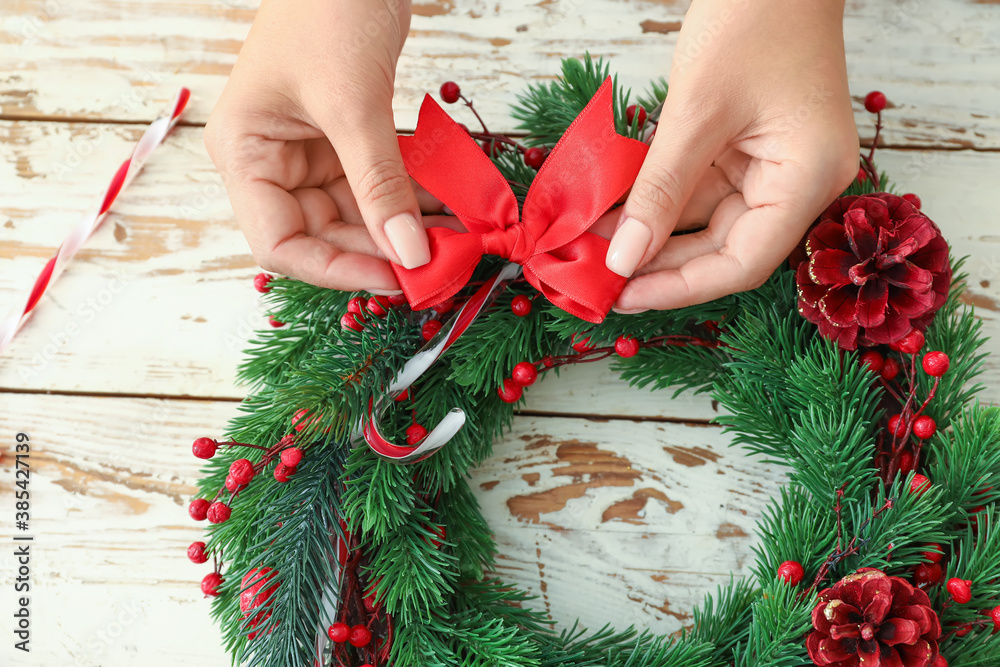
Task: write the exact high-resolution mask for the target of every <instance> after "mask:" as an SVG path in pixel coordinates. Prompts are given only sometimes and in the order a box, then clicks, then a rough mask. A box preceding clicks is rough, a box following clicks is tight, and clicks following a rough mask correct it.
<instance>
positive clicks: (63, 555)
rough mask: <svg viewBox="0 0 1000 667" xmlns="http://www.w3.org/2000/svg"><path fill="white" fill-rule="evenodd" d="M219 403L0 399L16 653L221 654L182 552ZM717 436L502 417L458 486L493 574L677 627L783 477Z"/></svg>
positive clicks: (83, 657) (149, 659)
mask: <svg viewBox="0 0 1000 667" xmlns="http://www.w3.org/2000/svg"><path fill="white" fill-rule="evenodd" d="M235 414H236V406H235V405H234V404H232V403H224V402H216V401H187V400H153V399H124V398H88V397H65V396H39V395H23V394H9V393H0V433H3V434H5V435H4V438H5V440H4V444H3V445H0V448H2V450H3V460H2V462H0V468H2V470H3V473H4V474H5V475H11V474H12V473H11V467H12V463H11V461H12V459H11V456H10V454H11V448H12V444H11V443H12V440H13V436H14V434H16V433H18V432H26V433H28V435H29V436H30V438H31V445H32V450H31V463H32V477H31V486H30V489H31V494H32V518H31V532H32V534H33V535H35V542H34V543H33V549H34V552H33V554H34V556H35V559H34V560H33V575H32V576H33V580H34V584H35V587H34V589H33V597H32V613H33V614H34V626H33V628H34V633H35V634H34V638H35V643H34V644H33V646H34V648H35V653H34V654H33V656H32V658H33V659H36V660H38V662H37V663H32V664H57V659H58V664H62V662H64V661H65V659H66V657H67V656H70V657H71V658H72V662H73V664H77V665H81V666H88V665H98V664H104V665H111V664H132V662H133V661H134V659H135V656H136V655H137V654H138V655H141V656H142V658H143V664H146V665H174V664H179V663H183V664H222V663H223V658H222V651H221V648H220V646H219V642H218V635H217V630H216V628H215V627H214V626H213V625H212V624H211V621H210V620H209V616H208V610H209V605H208V603H207V602H206V601H204V600H203V599H202V596H201V593H200V591H199V590H198V581H199V580H200V578H201V576H203V575H204V574H205V573H207V572H208V571H209V569H208V566H207V565H204V566H195V565H192V564H191V563H190V562H188V561H187V559H186V558H185V555H184V551H185V548H186V546H187V545H188V544H189V543H190V542H192V541H194V540H196V539H199V537H200V535H201V532H200V526H198V525H197V524H195V523H194V522H192V521H191V520H190V519H188V517H187V514H186V511H185V503H186V500H187V498H188V497H189V496H190V494H191V493H192V492H193V491H194V489H195V486H194V485H195V480H196V476H197V469H198V467H199V466H198V464H199V461H198V460H197V459H195V458H194V457H193V456H191V455H190V449H189V443H190V441H191V440H192V439H193V438H195V437H197V436H200V435H203V434H206V433H217V432H218V431H219V430H220V429H221V428H222V426H223V425H224V424H225V421H226V420H227V419H229V418H230V417H232V416H233V415H235ZM727 444H728V438H726V437H724V436H723V435H722V434H721V430H720V429H718V428H715V427H693V426H682V425H676V424H649V423H645V424H642V423H632V422H623V421H603V422H602V421H587V420H581V419H561V418H539V417H520V418H517V419H516V420H515V424H514V429H513V431H512V432H511V433H510V434H509V436H508V437H507V438H505V439H504V440H503V441H502V442H499V443H497V446H496V451H495V454H494V456H493V458H491V459H490V460H489V461H487V462H486V464H485V465H484V466H483V467H482V468H481V469H479V470H477V471H475V472H474V473H473V475H472V480H471V483H472V485H473V488H474V489H475V490H476V493H477V496H478V497H479V500H480V503H481V504H482V506H483V508H484V511H485V513H486V516H487V518H488V520H489V522H490V524H491V526H493V528H494V529H495V531H496V535H497V539H498V542H499V544H500V549H501V551H502V554H503V556H502V558H501V560H500V566H499V568H498V572H499V574H500V575H501V576H503V577H504V578H506V579H507V580H509V581H511V582H514V583H517V584H519V585H522V586H524V587H525V588H526V589H528V590H530V591H532V592H534V593H537V594H538V595H539V596H540V599H539V601H538V602H537V604H538V605H539V606H540V607H541V608H546V609H548V610H549V611H551V613H552V614H554V616H555V617H556V618H557V619H558V620H560V621H562V622H564V623H565V622H569V621H571V620H572V619H573V618H576V617H577V616H580V617H582V619H583V620H584V622H585V623H587V624H588V625H590V626H594V627H599V626H601V625H603V624H604V623H605V622H606V621H608V620H609V619H613V620H614V621H615V623H616V624H618V625H620V626H625V625H627V624H629V623H636V624H638V625H641V626H644V627H646V626H648V627H650V628H651V629H653V630H656V631H658V632H671V631H673V630H676V629H678V628H679V627H680V626H681V625H682V624H684V623H688V622H689V619H690V612H691V608H692V607H693V606H694V605H695V604H697V603H698V601H700V599H701V598H702V596H703V594H704V593H705V592H707V591H708V590H710V589H714V587H715V585H716V584H718V583H721V582H723V581H724V580H728V577H729V572H730V571H734V572H735V573H736V574H737V575H738V576H740V575H744V574H746V572H747V567H748V565H749V558H750V553H751V552H750V546H751V544H752V542H753V538H752V537H750V535H752V533H753V527H754V523H755V521H756V520H757V518H758V517H759V516H760V513H761V510H762V508H763V506H764V504H765V503H766V501H767V499H768V493H770V491H771V490H773V488H774V486H775V485H776V484H779V483H781V480H782V479H783V476H782V474H781V473H780V472H779V471H777V470H775V469H773V468H771V467H768V466H766V465H763V464H762V463H760V462H758V461H755V460H753V459H751V458H749V457H747V456H746V455H744V454H743V453H742V452H741V451H739V450H735V449H729V448H728V447H727ZM10 488H11V487H10V485H3V486H2V487H0V489H2V490H0V497H3V498H4V500H3V502H4V504H9V503H11V502H12V498H11V491H10ZM237 511H238V508H237ZM5 530H6V529H5ZM8 565H10V563H7V562H6V561H5V565H4V568H5V571H6V572H10V571H11V570H10V569H9V567H7V566H8ZM597 601H599V604H595V602H597ZM165 630H168V631H165ZM177 637H183V638H184V641H182V642H178V641H176V638H177ZM10 650H11V649H10V647H9V645H8V644H5V645H4V646H3V648H0V656H4V657H6V656H8V655H10V654H9V653H7V651H10Z"/></svg>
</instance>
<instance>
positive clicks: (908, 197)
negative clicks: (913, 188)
mask: <svg viewBox="0 0 1000 667" xmlns="http://www.w3.org/2000/svg"><path fill="white" fill-rule="evenodd" d="M903 199H905V200H906V201H908V202H910V203H911V204H913V205H914V206H915V207H917V208H918V209H919V208H920V204H921V201H920V197H918V196H917V195H915V194H913V193H912V192H907V193H906V194H905V195H903Z"/></svg>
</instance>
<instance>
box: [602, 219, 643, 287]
mask: <svg viewBox="0 0 1000 667" xmlns="http://www.w3.org/2000/svg"><path fill="white" fill-rule="evenodd" d="M652 240H653V231H652V230H651V229H650V228H649V227H647V226H646V225H644V224H642V223H641V222H639V221H638V220H636V219H635V218H625V222H623V223H622V226H621V227H619V228H618V231H616V232H615V234H614V236H612V237H611V244H610V245H609V246H608V256H607V259H605V260H604V263H605V264H606V265H607V267H608V268H609V269H611V270H612V271H614V272H615V273H617V274H618V275H620V276H624V277H626V278H630V277H631V276H632V274H633V273H634V272H635V269H636V267H637V266H639V260H641V259H642V256H643V255H645V254H646V249H647V248H649V242H650V241H652Z"/></svg>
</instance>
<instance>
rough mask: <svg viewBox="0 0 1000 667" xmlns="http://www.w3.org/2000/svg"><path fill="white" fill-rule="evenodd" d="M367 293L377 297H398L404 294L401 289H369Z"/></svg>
mask: <svg viewBox="0 0 1000 667" xmlns="http://www.w3.org/2000/svg"><path fill="white" fill-rule="evenodd" d="M365 291H366V292H368V293H369V294H374V295H375V296H396V295H397V294H402V293H403V290H401V289H369V290H365Z"/></svg>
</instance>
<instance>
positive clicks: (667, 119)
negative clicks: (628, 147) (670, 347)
mask: <svg viewBox="0 0 1000 667" xmlns="http://www.w3.org/2000/svg"><path fill="white" fill-rule="evenodd" d="M665 111H666V109H665ZM718 125H719V124H718V123H713V122H708V121H707V119H701V118H699V119H698V120H697V121H695V122H692V121H691V119H690V115H687V116H686V118H684V119H681V118H678V117H677V114H676V113H675V114H670V115H668V114H667V113H664V115H663V116H661V118H660V121H659V128H660V129H659V131H658V132H657V133H656V136H655V137H654V138H653V143H652V145H651V146H650V149H649V152H648V153H647V154H646V159H645V160H644V161H643V163H642V168H641V169H640V170H639V175H638V176H637V177H636V180H635V184H634V185H633V186H632V191H631V192H630V193H629V196H628V199H627V200H626V201H625V206H624V207H623V208H622V214H621V218H620V222H619V223H618V229H617V230H615V233H614V235H613V236H612V237H611V243H610V245H609V246H608V254H607V258H606V259H605V263H606V265H607V267H608V268H609V269H611V270H612V271H614V272H615V273H617V274H618V275H620V276H624V277H626V278H629V277H631V276H632V274H633V273H634V272H635V270H636V269H637V268H639V267H640V266H642V265H643V264H645V263H646V262H648V261H649V260H650V259H652V258H653V257H654V256H655V255H656V253H657V252H659V250H660V248H662V247H663V244H664V243H665V242H666V240H667V239H668V238H669V237H670V234H671V233H672V232H673V231H674V227H676V226H677V220H678V219H679V218H680V215H681V212H682V210H683V208H684V205H685V204H686V203H687V200H688V199H689V198H690V197H691V193H692V192H693V191H694V189H695V186H696V185H697V183H698V180H699V179H700V178H701V176H702V174H703V173H704V172H705V170H706V169H708V167H710V166H711V164H712V161H713V160H714V159H715V158H716V157H718V156H719V155H720V153H721V152H722V149H723V147H724V146H725V143H726V140H725V138H724V134H723V132H722V131H721V130H720V129H719V127H718Z"/></svg>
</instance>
